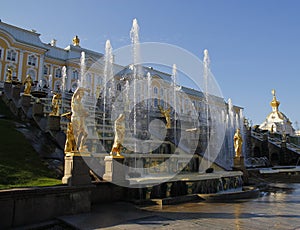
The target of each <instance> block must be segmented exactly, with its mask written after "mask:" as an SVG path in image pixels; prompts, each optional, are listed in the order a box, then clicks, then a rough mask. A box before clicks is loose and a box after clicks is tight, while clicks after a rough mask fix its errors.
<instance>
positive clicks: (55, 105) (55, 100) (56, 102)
mask: <svg viewBox="0 0 300 230" xmlns="http://www.w3.org/2000/svg"><path fill="white" fill-rule="evenodd" d="M60 104H61V94H60V93H53V97H52V112H51V113H50V115H51V116H59V107H60Z"/></svg>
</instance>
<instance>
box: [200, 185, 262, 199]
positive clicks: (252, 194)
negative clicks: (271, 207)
mask: <svg viewBox="0 0 300 230" xmlns="http://www.w3.org/2000/svg"><path fill="white" fill-rule="evenodd" d="M198 196H199V197H200V198H202V199H204V200H205V201H213V202H228V201H237V200H246V199H254V198H257V197H259V196H260V190H259V189H258V188H255V187H252V186H245V187H243V188H242V190H241V191H233V192H224V193H212V194H198Z"/></svg>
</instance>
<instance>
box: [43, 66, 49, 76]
mask: <svg viewBox="0 0 300 230" xmlns="http://www.w3.org/2000/svg"><path fill="white" fill-rule="evenodd" d="M48 73H49V68H48V66H46V65H44V75H48Z"/></svg>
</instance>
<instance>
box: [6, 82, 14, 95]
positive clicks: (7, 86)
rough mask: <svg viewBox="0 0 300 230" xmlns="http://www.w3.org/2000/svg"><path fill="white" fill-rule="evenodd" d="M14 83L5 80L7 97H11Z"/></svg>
mask: <svg viewBox="0 0 300 230" xmlns="http://www.w3.org/2000/svg"><path fill="white" fill-rule="evenodd" d="M11 88H12V83H9V82H4V93H5V95H6V97H7V98H11Z"/></svg>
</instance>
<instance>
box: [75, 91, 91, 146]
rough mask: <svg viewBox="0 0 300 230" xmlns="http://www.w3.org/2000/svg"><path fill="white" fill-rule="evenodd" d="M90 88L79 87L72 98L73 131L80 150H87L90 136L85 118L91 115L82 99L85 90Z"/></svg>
mask: <svg viewBox="0 0 300 230" xmlns="http://www.w3.org/2000/svg"><path fill="white" fill-rule="evenodd" d="M89 91H90V90H88V89H85V88H82V87H78V88H77V89H76V90H75V92H74V94H73V96H72V100H71V110H72V117H71V122H72V125H73V131H74V136H75V141H76V144H77V146H78V149H79V151H80V152H82V151H87V149H86V147H85V145H84V144H85V141H86V138H87V136H88V132H87V129H86V125H85V120H86V118H87V117H88V116H89V113H88V111H87V110H86V109H85V108H84V106H83V104H82V99H83V96H84V93H85V92H89Z"/></svg>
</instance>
